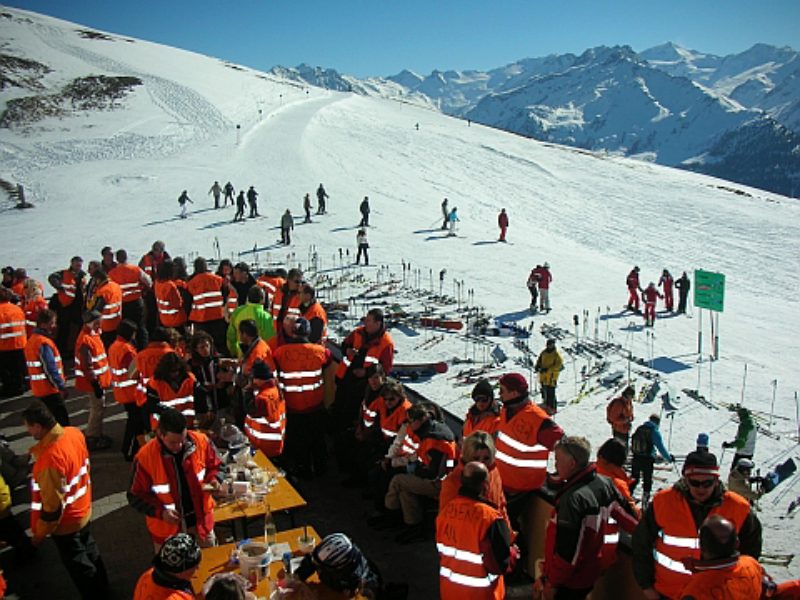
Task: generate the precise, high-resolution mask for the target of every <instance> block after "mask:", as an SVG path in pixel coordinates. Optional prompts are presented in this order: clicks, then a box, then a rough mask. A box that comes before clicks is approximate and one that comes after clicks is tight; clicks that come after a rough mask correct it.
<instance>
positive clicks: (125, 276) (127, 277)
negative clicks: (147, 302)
mask: <svg viewBox="0 0 800 600" xmlns="http://www.w3.org/2000/svg"><path fill="white" fill-rule="evenodd" d="M108 278H109V279H110V280H111V281H114V282H115V283H117V284H118V285H119V287H120V289H121V290H122V302H123V303H128V302H134V301H136V300H138V299H139V298H141V297H142V283H141V281H142V269H141V268H139V267H137V266H136V265H131V264H128V263H125V264H122V265H117V266H116V267H114V268H113V269H111V271H109V272H108Z"/></svg>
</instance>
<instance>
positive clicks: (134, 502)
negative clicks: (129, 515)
mask: <svg viewBox="0 0 800 600" xmlns="http://www.w3.org/2000/svg"><path fill="white" fill-rule="evenodd" d="M221 464H222V463H221V461H220V459H219V456H217V452H216V450H214V447H213V445H212V444H211V441H209V439H208V438H207V437H206V435H205V434H203V433H200V432H198V431H187V429H186V418H185V417H184V416H183V415H182V414H181V413H180V412H178V411H177V410H175V409H174V408H167V409H165V410H163V411H162V412H161V416H160V419H159V421H158V428H157V430H156V437H155V438H154V439H152V440H150V441H149V442H147V443H146V444H145V445H144V446H143V447H142V448H141V450H139V452H138V453H137V454H136V458H134V461H133V475H132V477H131V485H130V488H129V489H128V493H127V496H128V503H129V504H130V505H131V506H132V507H133V508H135V509H136V510H137V511H138V512H140V513H142V514H144V515H145V522H146V523H147V529H148V530H149V531H150V537H151V538H152V539H153V547H154V548H155V550H156V552H158V551H159V550H160V549H161V545H162V544H163V543H164V540H166V539H167V538H168V537H170V536H172V535H174V534H176V533H177V532H178V531H180V529H181V528H185V529H186V531H188V532H189V533H193V534H195V533H196V535H197V537H198V540H199V543H200V546H202V547H204V548H205V547H208V546H214V545H215V544H216V537H215V536H214V499H213V498H212V497H211V494H212V492H213V491H215V490H217V489H219V486H220V482H221V473H220V466H221Z"/></svg>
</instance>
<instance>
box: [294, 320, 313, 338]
mask: <svg viewBox="0 0 800 600" xmlns="http://www.w3.org/2000/svg"><path fill="white" fill-rule="evenodd" d="M292 333H293V335H294V336H295V337H299V338H307V337H308V336H310V335H311V323H309V322H308V319H304V318H303V317H298V318H297V319H295V322H294V327H293V328H292Z"/></svg>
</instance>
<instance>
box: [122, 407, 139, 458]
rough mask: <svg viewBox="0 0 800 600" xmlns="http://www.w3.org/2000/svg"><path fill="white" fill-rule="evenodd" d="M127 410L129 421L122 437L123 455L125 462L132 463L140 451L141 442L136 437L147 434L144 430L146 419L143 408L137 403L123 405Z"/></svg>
mask: <svg viewBox="0 0 800 600" xmlns="http://www.w3.org/2000/svg"><path fill="white" fill-rule="evenodd" d="M122 406H123V407H124V408H125V413H126V414H127V417H128V420H127V421H126V422H125V433H124V434H123V435H122V455H123V456H124V457H125V460H127V461H129V462H130V461H132V460H133V457H134V456H136V453H137V452H138V451H139V442H138V441H137V440H136V436H137V435H139V434H143V433H145V430H143V429H142V423H144V418H143V417H142V412H143V407H140V406H137V405H136V403H135V402H131V403H129V404H123V405H122Z"/></svg>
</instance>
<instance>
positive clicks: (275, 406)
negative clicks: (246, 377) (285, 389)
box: [244, 381, 286, 457]
mask: <svg viewBox="0 0 800 600" xmlns="http://www.w3.org/2000/svg"><path fill="white" fill-rule="evenodd" d="M253 403H254V406H253V411H252V412H253V413H254V414H251V413H250V412H248V413H247V414H246V415H245V418H244V431H245V433H246V434H247V437H248V438H249V439H250V443H251V444H252V445H253V446H254V447H256V448H258V449H259V450H261V451H262V452H263V453H264V454H265V455H266V456H268V457H274V456H280V454H281V452H283V440H284V434H285V431H286V405H285V404H284V401H283V398H281V394H280V391H279V390H278V387H277V386H276V385H275V382H274V381H272V382H270V384H268V385H267V386H266V387H264V388H263V389H262V390H260V391H259V392H258V394H257V395H256V397H255V399H254V400H253ZM256 414H258V415H262V416H255V415H256Z"/></svg>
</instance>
